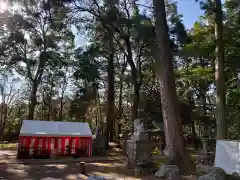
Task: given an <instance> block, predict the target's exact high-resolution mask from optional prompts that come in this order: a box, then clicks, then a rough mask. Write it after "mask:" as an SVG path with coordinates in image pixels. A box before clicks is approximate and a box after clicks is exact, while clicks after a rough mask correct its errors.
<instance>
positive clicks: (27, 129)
mask: <svg viewBox="0 0 240 180" xmlns="http://www.w3.org/2000/svg"><path fill="white" fill-rule="evenodd" d="M20 136H81V137H92V132H91V129H90V127H89V124H88V123H86V122H60V121H41V120H23V123H22V127H21V131H20Z"/></svg>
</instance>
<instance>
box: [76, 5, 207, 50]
mask: <svg viewBox="0 0 240 180" xmlns="http://www.w3.org/2000/svg"><path fill="white" fill-rule="evenodd" d="M148 2H149V0H140V3H142V4H145V3H147V4H148ZM177 5H178V12H179V14H182V15H183V23H184V25H185V27H186V28H187V29H191V28H192V27H193V24H194V23H195V22H196V21H197V20H199V17H200V16H201V15H203V12H202V11H201V10H200V6H199V3H196V2H195V0H177ZM75 31H77V30H76V29H75ZM75 42H76V45H77V46H82V45H85V44H86V43H87V41H86V39H84V37H82V36H76V39H75Z"/></svg>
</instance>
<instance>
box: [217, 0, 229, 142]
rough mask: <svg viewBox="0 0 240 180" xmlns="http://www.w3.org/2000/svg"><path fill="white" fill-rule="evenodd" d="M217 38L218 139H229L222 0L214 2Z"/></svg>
mask: <svg viewBox="0 0 240 180" xmlns="http://www.w3.org/2000/svg"><path fill="white" fill-rule="evenodd" d="M214 5H215V36H216V61H215V79H216V118H217V139H223V138H227V118H226V99H225V94H226V92H225V79H224V45H223V12H222V4H221V0H214Z"/></svg>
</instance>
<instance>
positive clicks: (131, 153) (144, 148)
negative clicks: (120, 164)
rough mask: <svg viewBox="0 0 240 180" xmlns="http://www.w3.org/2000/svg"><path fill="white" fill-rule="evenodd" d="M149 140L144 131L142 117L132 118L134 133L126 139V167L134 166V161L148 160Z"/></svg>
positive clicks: (149, 154)
mask: <svg viewBox="0 0 240 180" xmlns="http://www.w3.org/2000/svg"><path fill="white" fill-rule="evenodd" d="M149 143H151V142H149V141H148V135H147V134H145V132H144V125H143V120H142V119H136V120H134V133H133V134H132V136H131V137H130V140H128V141H127V156H128V158H127V159H128V162H127V166H128V167H135V165H136V163H138V162H142V161H149V159H150V157H151V144H149Z"/></svg>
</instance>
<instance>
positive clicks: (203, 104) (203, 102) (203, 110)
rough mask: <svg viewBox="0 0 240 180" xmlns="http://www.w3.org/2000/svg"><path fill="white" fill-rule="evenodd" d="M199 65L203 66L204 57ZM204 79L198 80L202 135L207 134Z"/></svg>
mask: <svg viewBox="0 0 240 180" xmlns="http://www.w3.org/2000/svg"><path fill="white" fill-rule="evenodd" d="M200 66H201V68H205V63H204V59H203V58H200ZM206 92H207V88H206V81H205V80H200V103H201V106H202V112H203V117H204V127H203V129H204V133H203V136H208V122H207V102H206V101H207V99H206Z"/></svg>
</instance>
